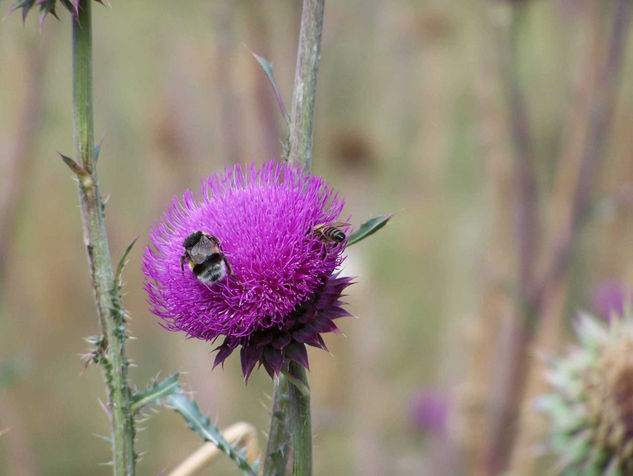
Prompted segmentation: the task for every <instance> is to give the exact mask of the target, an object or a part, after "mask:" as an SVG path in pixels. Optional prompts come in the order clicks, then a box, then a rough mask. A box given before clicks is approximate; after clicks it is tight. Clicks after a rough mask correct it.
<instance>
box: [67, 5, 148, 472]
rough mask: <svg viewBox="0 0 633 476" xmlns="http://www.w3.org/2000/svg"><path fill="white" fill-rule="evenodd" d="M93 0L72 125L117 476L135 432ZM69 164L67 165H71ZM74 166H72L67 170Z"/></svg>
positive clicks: (84, 17)
mask: <svg viewBox="0 0 633 476" xmlns="http://www.w3.org/2000/svg"><path fill="white" fill-rule="evenodd" d="M91 2H92V0H81V1H80V3H79V17H78V19H77V20H73V22H72V31H73V40H72V41H73V53H72V54H73V124H74V142H75V160H78V161H79V164H76V163H74V165H71V169H72V170H73V171H75V173H76V174H77V177H78V183H79V201H80V205H81V213H82V219H83V230H84V242H85V244H86V248H87V251H88V260H89V263H90V274H91V277H92V285H93V288H94V292H95V300H96V304H97V312H98V315H99V322H100V324H101V329H102V333H103V337H102V339H101V343H100V345H99V347H98V349H97V351H96V352H97V353H98V355H96V356H95V359H96V360H97V361H99V362H100V363H101V364H102V365H103V368H104V371H105V377H106V384H107V387H108V407H109V410H110V418H111V424H112V445H113V464H114V474H116V475H124V474H126V475H132V474H134V464H135V457H134V446H133V444H134V426H133V418H132V416H131V413H130V389H129V387H128V384H127V368H128V361H127V359H126V357H125V348H124V342H125V339H126V336H125V328H124V324H125V322H124V312H123V310H122V308H121V304H120V296H119V292H118V287H117V286H116V284H115V282H114V272H113V269H112V262H111V260H110V250H109V247H108V241H107V235H106V228H105V219H104V204H103V202H102V200H101V196H100V193H99V182H98V179H97V172H96V163H95V151H94V132H93V113H92V20H91V14H90V8H91V5H90V4H91ZM67 163H68V162H67ZM69 165H70V164H69Z"/></svg>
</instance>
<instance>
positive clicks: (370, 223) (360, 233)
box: [347, 214, 393, 246]
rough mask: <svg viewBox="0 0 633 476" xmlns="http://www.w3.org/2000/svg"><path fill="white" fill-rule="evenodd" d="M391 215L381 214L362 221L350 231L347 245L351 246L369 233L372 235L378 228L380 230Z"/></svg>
mask: <svg viewBox="0 0 633 476" xmlns="http://www.w3.org/2000/svg"><path fill="white" fill-rule="evenodd" d="M392 216H393V214H392V215H383V216H379V217H375V218H372V219H371V220H367V221H366V222H365V223H363V224H362V225H361V226H360V228H358V230H356V231H355V232H354V233H352V234H351V235H350V237H349V240H348V241H347V246H352V245H353V244H355V243H358V242H359V241H361V240H364V239H365V238H367V237H368V236H370V235H373V234H374V233H376V232H377V231H378V230H380V229H381V228H382V227H383V226H385V225H386V224H387V222H388V221H389V220H390V219H391V217H392Z"/></svg>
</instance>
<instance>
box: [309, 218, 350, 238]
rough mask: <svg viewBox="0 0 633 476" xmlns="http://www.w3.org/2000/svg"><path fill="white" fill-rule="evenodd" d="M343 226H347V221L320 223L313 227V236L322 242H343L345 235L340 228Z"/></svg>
mask: <svg viewBox="0 0 633 476" xmlns="http://www.w3.org/2000/svg"><path fill="white" fill-rule="evenodd" d="M344 226H349V223H344V222H339V221H337V222H334V223H322V224H320V225H317V226H315V227H314V236H316V237H317V238H319V239H320V240H321V241H322V242H324V243H343V242H344V241H345V238H346V236H345V233H343V232H342V231H341V229H340V228H341V227H344Z"/></svg>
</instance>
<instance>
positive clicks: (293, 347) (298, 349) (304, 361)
mask: <svg viewBox="0 0 633 476" xmlns="http://www.w3.org/2000/svg"><path fill="white" fill-rule="evenodd" d="M286 357H288V358H289V359H291V360H294V361H295V362H297V363H298V364H300V365H303V366H304V367H305V368H306V369H308V370H310V365H309V364H308V351H307V350H306V346H305V345H303V344H298V343H296V342H293V343H292V344H290V345H289V346H288V347H286Z"/></svg>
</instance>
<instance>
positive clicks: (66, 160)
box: [57, 152, 86, 177]
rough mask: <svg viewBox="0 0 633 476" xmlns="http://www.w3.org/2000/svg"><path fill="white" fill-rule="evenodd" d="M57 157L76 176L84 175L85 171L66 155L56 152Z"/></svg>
mask: <svg viewBox="0 0 633 476" xmlns="http://www.w3.org/2000/svg"><path fill="white" fill-rule="evenodd" d="M57 153H58V154H59V156H60V157H61V158H62V160H63V161H64V163H65V164H66V165H67V166H68V168H69V169H70V170H72V171H73V172H74V173H75V174H76V175H77V176H79V177H81V176H84V175H86V169H84V168H83V167H82V166H81V165H79V164H78V163H77V162H75V161H74V160H73V159H71V158H70V157H68V156H67V155H64V154H62V153H61V152H57Z"/></svg>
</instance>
